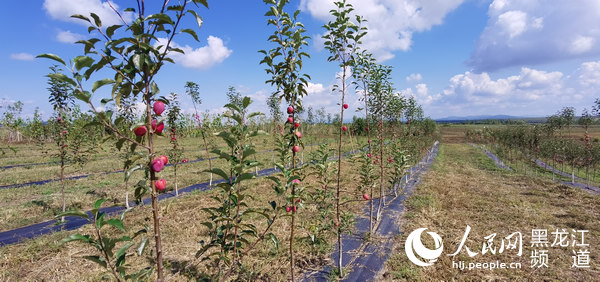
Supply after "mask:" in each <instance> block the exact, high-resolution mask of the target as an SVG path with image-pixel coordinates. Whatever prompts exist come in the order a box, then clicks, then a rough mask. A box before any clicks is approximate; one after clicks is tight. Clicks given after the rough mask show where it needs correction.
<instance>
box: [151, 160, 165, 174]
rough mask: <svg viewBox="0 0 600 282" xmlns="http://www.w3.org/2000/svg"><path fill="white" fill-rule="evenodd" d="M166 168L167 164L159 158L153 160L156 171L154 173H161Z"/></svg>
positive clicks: (153, 167) (153, 168)
mask: <svg viewBox="0 0 600 282" xmlns="http://www.w3.org/2000/svg"><path fill="white" fill-rule="evenodd" d="M164 166H165V164H164V163H163V160H162V159H160V158H158V159H154V160H152V170H154V172H160V171H161V170H162V169H163V167H164Z"/></svg>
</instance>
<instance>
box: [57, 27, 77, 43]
mask: <svg viewBox="0 0 600 282" xmlns="http://www.w3.org/2000/svg"><path fill="white" fill-rule="evenodd" d="M82 39H84V37H83V35H81V34H79V33H74V32H71V31H70V30H59V31H58V33H57V34H56V40H58V41H59V42H62V43H75V42H77V41H79V40H82Z"/></svg>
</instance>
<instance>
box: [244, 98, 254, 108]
mask: <svg viewBox="0 0 600 282" xmlns="http://www.w3.org/2000/svg"><path fill="white" fill-rule="evenodd" d="M251 103H252V100H250V97H248V96H245V97H244V99H243V100H242V108H244V109H245V108H248V106H249V105H250V104H251Z"/></svg>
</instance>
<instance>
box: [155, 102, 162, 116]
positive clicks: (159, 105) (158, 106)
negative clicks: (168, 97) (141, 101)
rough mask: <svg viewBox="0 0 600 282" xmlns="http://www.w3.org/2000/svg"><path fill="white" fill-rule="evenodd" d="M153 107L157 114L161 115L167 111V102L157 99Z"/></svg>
mask: <svg viewBox="0 0 600 282" xmlns="http://www.w3.org/2000/svg"><path fill="white" fill-rule="evenodd" d="M152 109H154V113H155V114H157V115H159V116H160V115H161V114H162V113H163V112H164V111H165V103H163V102H161V101H156V102H154V105H153V106H152Z"/></svg>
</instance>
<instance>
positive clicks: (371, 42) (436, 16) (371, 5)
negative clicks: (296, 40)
mask: <svg viewBox="0 0 600 282" xmlns="http://www.w3.org/2000/svg"><path fill="white" fill-rule="evenodd" d="M462 2H463V0H448V1H426V0H401V1H389V0H349V1H348V3H350V4H352V5H353V6H354V8H355V11H357V12H358V13H359V14H360V15H361V16H363V17H364V18H365V19H366V20H367V22H366V24H365V25H366V26H367V27H368V29H369V31H368V33H367V35H366V36H365V37H364V38H363V40H362V41H363V47H364V48H365V49H367V50H369V51H370V52H371V53H373V54H374V56H375V57H376V58H377V59H378V60H379V61H384V60H388V59H391V58H393V57H394V54H393V52H394V51H397V50H402V51H406V50H409V49H410V46H411V44H412V35H413V33H415V32H422V31H426V30H429V29H431V27H433V26H434V25H440V24H442V23H443V19H444V17H445V16H446V15H447V14H448V13H450V12H452V11H453V10H454V9H456V7H458V6H459V5H460V4H461V3H462ZM334 8H335V6H334V4H333V1H324V0H301V2H300V9H302V10H304V11H308V12H309V13H310V14H311V15H312V16H313V17H314V18H316V19H318V20H320V21H322V22H328V21H329V20H332V17H331V16H330V14H329V11H330V10H331V9H334ZM319 37H320V35H317V36H315V37H314V38H319ZM315 44H318V45H319V48H320V45H321V44H322V41H319V42H317V41H315Z"/></svg>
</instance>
